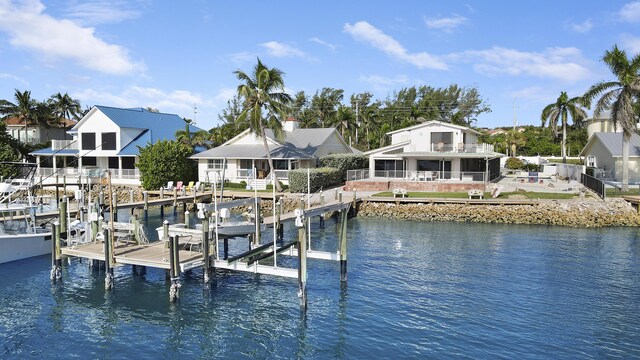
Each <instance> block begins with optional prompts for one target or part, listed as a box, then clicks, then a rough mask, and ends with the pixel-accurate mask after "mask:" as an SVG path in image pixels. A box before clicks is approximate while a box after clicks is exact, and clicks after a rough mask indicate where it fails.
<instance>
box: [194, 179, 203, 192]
mask: <svg viewBox="0 0 640 360" xmlns="http://www.w3.org/2000/svg"><path fill="white" fill-rule="evenodd" d="M195 189H196V190H198V191H202V183H201V182H200V181H196V185H195Z"/></svg>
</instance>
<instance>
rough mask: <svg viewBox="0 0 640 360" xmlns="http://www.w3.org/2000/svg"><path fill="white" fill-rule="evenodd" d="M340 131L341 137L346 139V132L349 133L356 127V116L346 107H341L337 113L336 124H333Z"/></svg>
mask: <svg viewBox="0 0 640 360" xmlns="http://www.w3.org/2000/svg"><path fill="white" fill-rule="evenodd" d="M333 125H335V127H336V128H337V129H338V130H339V131H340V135H342V138H343V139H344V138H345V137H344V134H345V132H347V133H349V132H351V131H352V130H353V129H355V126H356V115H355V114H354V113H353V110H351V108H349V107H346V106H340V107H339V108H338V112H337V113H336V117H335V123H334V124H333Z"/></svg>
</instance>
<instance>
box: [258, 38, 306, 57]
mask: <svg viewBox="0 0 640 360" xmlns="http://www.w3.org/2000/svg"><path fill="white" fill-rule="evenodd" d="M260 46H262V47H264V48H266V49H267V52H268V53H269V54H270V55H271V56H275V57H305V53H304V52H303V51H301V50H299V49H296V48H295V47H293V46H290V45H287V44H283V43H280V42H277V41H269V42H266V43H262V44H260Z"/></svg>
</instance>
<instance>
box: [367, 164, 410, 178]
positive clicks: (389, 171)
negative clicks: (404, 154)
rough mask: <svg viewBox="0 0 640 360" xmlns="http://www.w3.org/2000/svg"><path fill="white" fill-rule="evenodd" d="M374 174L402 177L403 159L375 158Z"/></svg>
mask: <svg viewBox="0 0 640 360" xmlns="http://www.w3.org/2000/svg"><path fill="white" fill-rule="evenodd" d="M374 166H375V169H376V171H375V176H380V177H396V178H401V177H404V169H405V163H404V161H403V160H375V164H374Z"/></svg>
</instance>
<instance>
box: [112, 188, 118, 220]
mask: <svg viewBox="0 0 640 360" xmlns="http://www.w3.org/2000/svg"><path fill="white" fill-rule="evenodd" d="M110 210H111V221H113V222H116V221H118V193H116V192H115V191H114V192H112V193H111V206H110Z"/></svg>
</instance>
